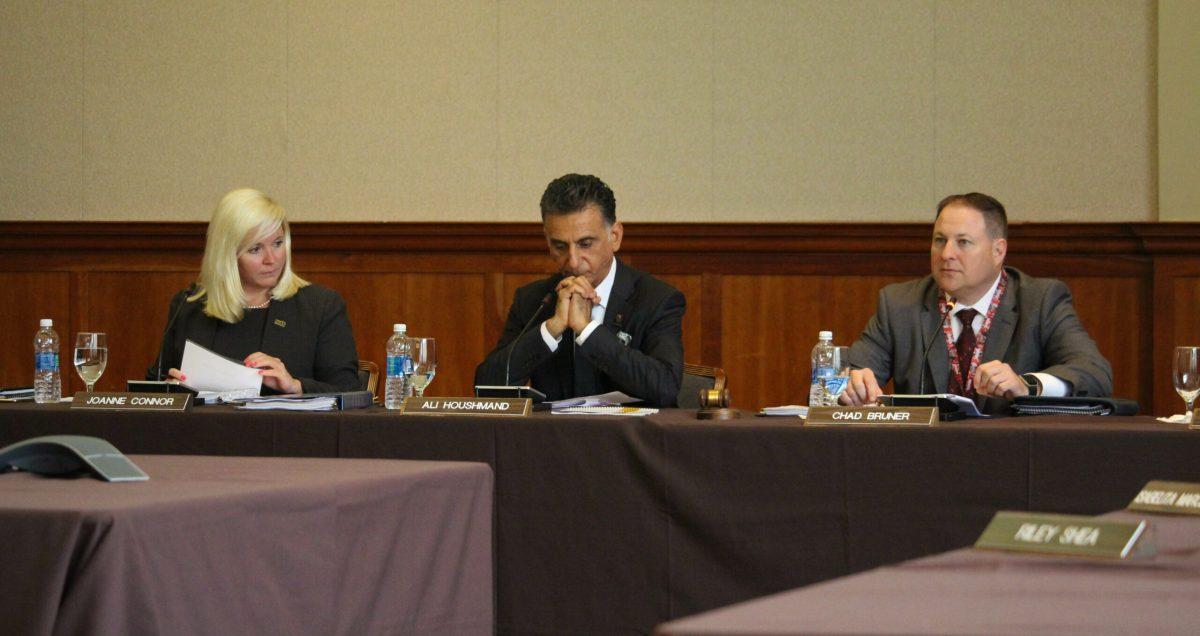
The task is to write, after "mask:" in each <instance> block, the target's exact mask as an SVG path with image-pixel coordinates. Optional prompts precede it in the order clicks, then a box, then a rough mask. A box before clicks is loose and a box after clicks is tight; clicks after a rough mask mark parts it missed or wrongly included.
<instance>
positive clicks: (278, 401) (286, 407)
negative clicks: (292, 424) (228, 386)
mask: <svg viewBox="0 0 1200 636" xmlns="http://www.w3.org/2000/svg"><path fill="white" fill-rule="evenodd" d="M234 404H237V405H238V408H239V409H246V410H250V411H269V410H282V411H332V410H334V409H336V408H337V398H335V397H333V396H331V395H314V396H312V397H304V396H277V397H262V398H253V399H249V400H241V401H238V402H234Z"/></svg>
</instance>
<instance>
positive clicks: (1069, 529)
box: [975, 510, 1153, 559]
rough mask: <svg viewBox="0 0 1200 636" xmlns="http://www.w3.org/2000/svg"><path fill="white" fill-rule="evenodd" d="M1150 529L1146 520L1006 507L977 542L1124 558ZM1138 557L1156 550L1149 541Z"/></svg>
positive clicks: (1015, 548)
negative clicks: (1044, 512) (1014, 510)
mask: <svg viewBox="0 0 1200 636" xmlns="http://www.w3.org/2000/svg"><path fill="white" fill-rule="evenodd" d="M1145 531H1146V522H1145V521H1141V520H1139V521H1137V522H1125V521H1107V520H1102V519H1096V518H1095V517H1085V516H1079V515H1050V514H1040V513H1034V512H1012V511H1006V510H1002V511H1000V512H997V513H996V516H994V517H992V521H991V523H989V524H988V526H987V528H985V529H984V530H983V534H981V535H979V539H978V540H977V541H975V547H976V548H986V549H989V550H1010V551H1015V552H1034V553H1039V554H1060V555H1070V556H1086V557H1103V558H1108V559H1124V558H1126V557H1128V556H1130V555H1131V554H1134V545H1135V544H1138V540H1139V539H1141V538H1142V535H1143V534H1144V533H1145ZM1142 543H1143V545H1139V546H1138V549H1137V551H1136V552H1137V554H1136V556H1146V555H1148V554H1152V553H1153V546H1152V545H1150V542H1149V541H1143V542H1142Z"/></svg>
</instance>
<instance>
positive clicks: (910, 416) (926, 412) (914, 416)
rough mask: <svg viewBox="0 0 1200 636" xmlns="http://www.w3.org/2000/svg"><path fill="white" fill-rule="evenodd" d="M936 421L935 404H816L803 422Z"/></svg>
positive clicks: (911, 423) (905, 423)
mask: <svg viewBox="0 0 1200 636" xmlns="http://www.w3.org/2000/svg"><path fill="white" fill-rule="evenodd" d="M937 421H938V409H937V407H936V406H816V407H811V408H809V409H808V419H806V420H804V423H805V424H806V425H815V426H841V425H845V424H884V425H896V426H929V425H931V424H933V423H935V422H937Z"/></svg>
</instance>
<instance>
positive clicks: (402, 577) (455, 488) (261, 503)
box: [0, 455, 493, 634]
mask: <svg viewBox="0 0 1200 636" xmlns="http://www.w3.org/2000/svg"><path fill="white" fill-rule="evenodd" d="M131 459H133V461H134V462H135V463H137V464H138V465H139V466H140V467H141V468H142V469H143V470H145V471H146V472H147V473H148V474H149V475H150V481H147V482H132V483H107V482H102V481H99V480H97V479H93V478H91V477H81V478H73V479H51V478H45V477H39V476H35V475H31V474H28V473H15V474H6V475H0V537H3V546H4V547H3V549H2V550H0V564H2V566H0V617H3V619H2V620H3V623H2V624H3V632H4V633H9V634H368V633H369V634H401V633H402V634H490V633H492V628H493V612H492V602H493V601H492V599H493V596H492V582H493V578H492V533H491V525H492V473H491V471H490V470H489V469H488V467H487V466H484V465H482V464H467V463H450V462H418V461H383V460H337V459H281V458H244V457H193V456H149V455H138V456H132V457H131Z"/></svg>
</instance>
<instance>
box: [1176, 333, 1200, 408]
mask: <svg viewBox="0 0 1200 636" xmlns="http://www.w3.org/2000/svg"><path fill="white" fill-rule="evenodd" d="M1171 366H1172V371H1173V373H1172V375H1173V379H1174V380H1175V392H1177V393H1179V397H1181V398H1183V401H1184V402H1186V403H1187V416H1188V421H1189V422H1190V421H1191V420H1192V415H1193V413H1194V412H1193V411H1192V403H1194V402H1195V401H1196V395H1198V394H1200V347H1175V361H1174V364H1172V365H1171Z"/></svg>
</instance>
